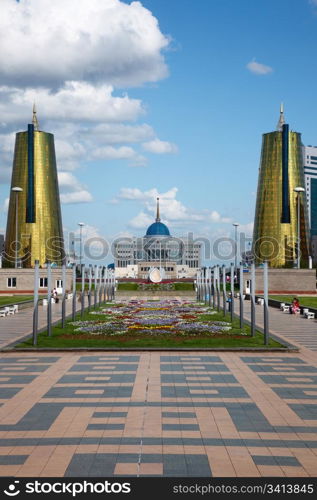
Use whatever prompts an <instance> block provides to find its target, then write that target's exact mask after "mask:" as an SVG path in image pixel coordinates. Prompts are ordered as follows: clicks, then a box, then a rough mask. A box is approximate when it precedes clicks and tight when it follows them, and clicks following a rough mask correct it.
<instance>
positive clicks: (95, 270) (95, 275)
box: [94, 265, 98, 309]
mask: <svg viewBox="0 0 317 500" xmlns="http://www.w3.org/2000/svg"><path fill="white" fill-rule="evenodd" d="M97 273H98V267H97V265H95V269H94V278H95V289H94V309H96V306H97Z"/></svg>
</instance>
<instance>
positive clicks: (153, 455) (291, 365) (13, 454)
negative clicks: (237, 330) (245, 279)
mask: <svg viewBox="0 0 317 500" xmlns="http://www.w3.org/2000/svg"><path fill="white" fill-rule="evenodd" d="M316 431H317V357H316V354H315V353H313V352H312V351H309V350H308V349H306V348H303V349H302V350H301V352H299V353H283V354H280V353H263V354H262V353H237V352H219V353H216V354H215V353H212V352H197V351H196V352H181V351H179V352H170V353H168V352H139V353H138V352H133V353H131V352H113V351H112V352H110V353H107V352H104V353H101V352H89V353H78V352H77V353H76V352H58V353H54V355H51V354H48V353H34V352H33V353H17V352H10V353H9V352H8V353H1V356H0V475H1V476H15V477H48V476H51V477H53V476H54V477H63V476H65V477H74V476H77V477H80V476H87V475H89V476H93V477H98V476H100V477H101V476H102V477H111V476H159V477H160V476H178V477H186V476H189V477H194V476H199V477H202V476H206V477H208V476H214V477H225V476H230V477H235V476H237V477H259V476H270V477H272V476H279V477H283V476H285V477H291V476H294V477H299V476H304V477H309V476H314V477H316V476H317V432H316Z"/></svg>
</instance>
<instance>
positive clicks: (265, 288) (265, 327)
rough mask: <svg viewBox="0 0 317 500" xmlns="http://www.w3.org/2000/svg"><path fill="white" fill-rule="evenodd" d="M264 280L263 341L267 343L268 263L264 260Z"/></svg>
mask: <svg viewBox="0 0 317 500" xmlns="http://www.w3.org/2000/svg"><path fill="white" fill-rule="evenodd" d="M263 281H264V343H265V345H268V343H269V286H268V263H267V262H264V267H263Z"/></svg>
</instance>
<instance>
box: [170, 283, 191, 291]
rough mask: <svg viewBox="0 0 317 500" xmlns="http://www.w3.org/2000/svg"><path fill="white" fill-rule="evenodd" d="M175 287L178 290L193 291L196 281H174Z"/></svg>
mask: <svg viewBox="0 0 317 500" xmlns="http://www.w3.org/2000/svg"><path fill="white" fill-rule="evenodd" d="M174 289H175V290H177V291H182V290H184V291H193V290H194V283H186V282H184V283H174Z"/></svg>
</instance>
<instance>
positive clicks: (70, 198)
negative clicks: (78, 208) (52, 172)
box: [58, 172, 93, 204]
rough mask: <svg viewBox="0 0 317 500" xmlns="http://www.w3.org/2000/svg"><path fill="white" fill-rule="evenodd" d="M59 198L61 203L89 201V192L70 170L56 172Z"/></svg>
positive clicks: (90, 198) (90, 197)
mask: <svg viewBox="0 0 317 500" xmlns="http://www.w3.org/2000/svg"><path fill="white" fill-rule="evenodd" d="M58 184H59V189H60V199H61V203H63V204H70V203H89V202H91V201H92V200H93V198H92V195H91V193H90V192H89V191H88V190H87V189H85V187H84V186H83V185H82V184H81V183H80V182H79V181H78V180H77V179H76V177H75V176H74V175H73V174H71V173H70V172H58Z"/></svg>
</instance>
